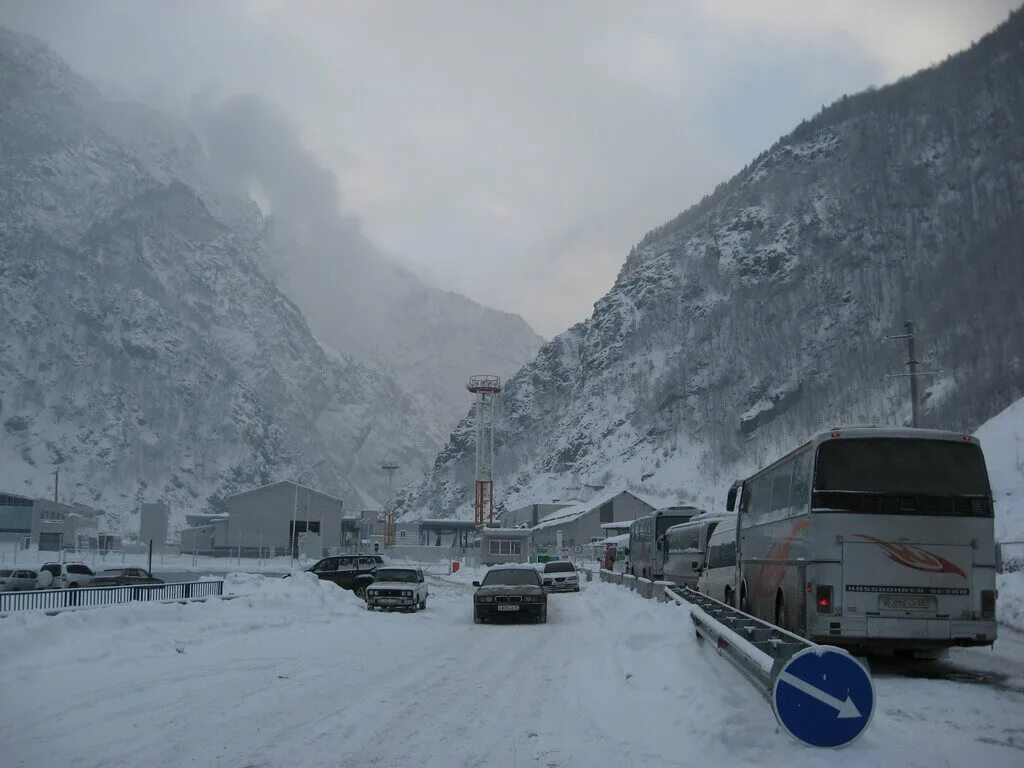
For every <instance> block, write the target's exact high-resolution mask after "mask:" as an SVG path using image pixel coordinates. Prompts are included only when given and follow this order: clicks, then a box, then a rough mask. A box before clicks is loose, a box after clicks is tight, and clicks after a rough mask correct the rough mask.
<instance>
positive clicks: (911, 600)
mask: <svg viewBox="0 0 1024 768" xmlns="http://www.w3.org/2000/svg"><path fill="white" fill-rule="evenodd" d="M878 607H879V608H880V609H882V610H883V611H934V610H935V598H934V597H904V596H902V595H880V596H879V598H878Z"/></svg>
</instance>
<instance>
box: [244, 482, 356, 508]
mask: <svg viewBox="0 0 1024 768" xmlns="http://www.w3.org/2000/svg"><path fill="white" fill-rule="evenodd" d="M276 485H294V486H295V487H296V488H297V489H299V490H302V491H308V492H309V493H315V494H316V495H317V496H323V497H325V498H328V499H332V500H334V501H341V502H342V503H344V501H343V500H342V499H339V498H338V497H337V496H332V495H331V494H329V493H324V492H323V491H318V490H317V489H316V488H310V487H309V486H308V485H302V483H296V482H295V481H294V480H278V481H277V482H276V483H267V484H266V485H261V486H259V487H258V488H250V489H249V490H247V491H239V492H238V493H233V494H231V495H230V496H226V497H225V501H226V500H227V499H237V498H238V497H239V496H245V495H247V494H250V493H256V491H263V490H266V489H267V488H273V487H274V486H276Z"/></svg>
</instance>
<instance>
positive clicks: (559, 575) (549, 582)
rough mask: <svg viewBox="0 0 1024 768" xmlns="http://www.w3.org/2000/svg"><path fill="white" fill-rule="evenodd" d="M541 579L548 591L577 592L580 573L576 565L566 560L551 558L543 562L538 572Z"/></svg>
mask: <svg viewBox="0 0 1024 768" xmlns="http://www.w3.org/2000/svg"><path fill="white" fill-rule="evenodd" d="M540 577H541V580H542V581H543V582H544V587H545V589H547V591H548V592H579V591H580V575H579V574H578V573H577V572H576V566H575V565H573V564H572V563H571V562H569V561H568V560H552V561H551V562H550V563H544V570H542V571H541V572H540Z"/></svg>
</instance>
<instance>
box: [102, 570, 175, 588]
mask: <svg viewBox="0 0 1024 768" xmlns="http://www.w3.org/2000/svg"><path fill="white" fill-rule="evenodd" d="M163 583H164V582H163V580H162V579H158V578H156V577H155V576H153V574H151V573H150V572H149V571H147V570H146V569H145V568H108V569H107V570H105V571H100V573H99V575H98V576H97V577H96V578H95V579H93V580H92V581H90V582H89V586H90V587H124V586H129V585H136V584H163Z"/></svg>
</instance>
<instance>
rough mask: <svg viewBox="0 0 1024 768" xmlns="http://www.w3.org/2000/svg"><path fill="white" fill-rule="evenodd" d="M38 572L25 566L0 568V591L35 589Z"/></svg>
mask: <svg viewBox="0 0 1024 768" xmlns="http://www.w3.org/2000/svg"><path fill="white" fill-rule="evenodd" d="M38 580H39V574H38V573H36V572H35V571H31V570H28V569H27V568H21V569H13V568H0V592H22V591H24V590H27V589H35V588H36V582H37V581H38Z"/></svg>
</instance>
